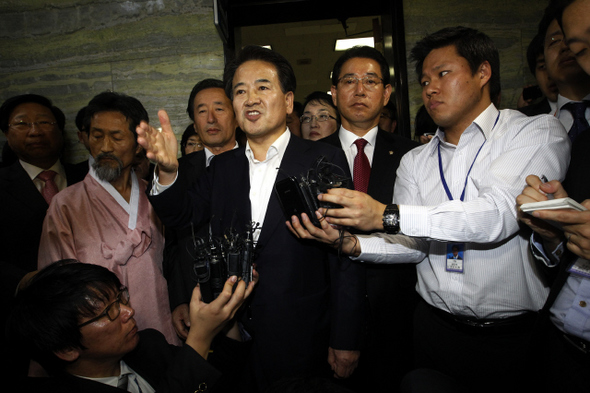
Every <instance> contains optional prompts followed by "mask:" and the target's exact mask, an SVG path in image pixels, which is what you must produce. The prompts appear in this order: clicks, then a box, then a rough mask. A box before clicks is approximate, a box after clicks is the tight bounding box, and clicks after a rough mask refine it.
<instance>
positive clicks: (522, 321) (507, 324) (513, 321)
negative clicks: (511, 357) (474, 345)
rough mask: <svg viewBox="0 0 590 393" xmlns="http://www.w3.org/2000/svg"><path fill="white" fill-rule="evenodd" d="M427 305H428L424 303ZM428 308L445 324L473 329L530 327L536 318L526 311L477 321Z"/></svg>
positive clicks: (531, 312) (532, 313)
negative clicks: (505, 316)
mask: <svg viewBox="0 0 590 393" xmlns="http://www.w3.org/2000/svg"><path fill="white" fill-rule="evenodd" d="M426 304H428V303H426ZM428 306H429V308H430V309H431V310H432V311H433V312H434V314H436V315H437V316H438V317H439V318H441V319H442V320H444V321H445V322H447V323H450V324H452V325H455V326H461V327H467V328H474V329H490V330H491V329H499V328H515V327H521V326H526V325H532V324H533V323H534V321H535V319H536V318H537V313H535V312H533V311H526V312H524V313H522V314H519V315H516V316H513V317H507V318H497V319H479V318H470V317H464V316H461V315H453V314H451V313H448V312H446V311H443V310H441V309H439V308H436V307H434V306H431V305H430V304H428ZM589 348H590V347H589Z"/></svg>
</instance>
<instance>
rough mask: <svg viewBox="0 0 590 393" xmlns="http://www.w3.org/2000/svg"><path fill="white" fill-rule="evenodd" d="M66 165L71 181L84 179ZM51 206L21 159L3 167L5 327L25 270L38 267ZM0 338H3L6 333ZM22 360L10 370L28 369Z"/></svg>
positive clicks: (0, 219) (0, 275)
mask: <svg viewBox="0 0 590 393" xmlns="http://www.w3.org/2000/svg"><path fill="white" fill-rule="evenodd" d="M64 169H65V171H66V178H67V182H68V185H71V184H73V183H76V182H78V181H81V180H82V179H84V176H85V174H83V173H81V172H80V171H79V169H78V170H77V169H76V168H75V166H74V165H69V164H64ZM86 171H88V168H86ZM48 207H49V206H48V205H47V202H45V199H43V196H41V193H40V192H39V191H38V190H37V188H36V187H35V184H34V183H33V182H32V181H31V178H30V177H29V175H28V174H27V172H26V171H25V170H24V168H23V167H22V165H21V164H20V162H19V161H18V160H17V161H16V162H14V163H13V164H12V165H10V166H7V167H4V168H0V246H1V249H2V252H1V253H0V290H1V305H0V306H1V307H2V310H4V313H3V315H2V316H1V317H0V320H1V322H0V323H1V326H2V328H3V327H4V324H5V318H6V315H5V314H6V312H8V310H9V308H10V307H11V306H12V300H13V297H14V294H15V291H16V287H17V285H18V283H19V282H20V280H21V279H22V278H23V277H24V276H25V274H27V273H29V272H31V271H34V270H37V253H38V250H39V241H40V239H41V229H42V227H43V220H44V219H45V214H46V212H47V208H48ZM1 341H2V342H4V335H2V340H1ZM9 344H12V343H9ZM16 350H17V351H18V349H16ZM17 355H18V354H15V355H14V356H17ZM20 360H21V361H19V360H15V361H14V362H11V363H10V364H9V366H8V367H9V368H15V370H14V372H12V371H10V372H11V373H12V375H14V374H15V373H18V372H22V373H23V374H24V373H25V372H26V359H25V360H22V359H20Z"/></svg>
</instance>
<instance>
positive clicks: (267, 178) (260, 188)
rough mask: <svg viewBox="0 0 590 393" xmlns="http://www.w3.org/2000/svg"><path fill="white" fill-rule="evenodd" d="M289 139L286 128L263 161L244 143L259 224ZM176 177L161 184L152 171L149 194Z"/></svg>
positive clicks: (257, 232)
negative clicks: (152, 177) (152, 178)
mask: <svg viewBox="0 0 590 393" xmlns="http://www.w3.org/2000/svg"><path fill="white" fill-rule="evenodd" d="M290 140H291V132H290V131H289V128H286V129H285V132H283V133H282V134H281V136H280V137H278V138H277V139H276V140H275V141H274V143H273V144H272V145H271V146H270V147H269V148H268V151H267V152H266V158H265V159H264V161H258V160H257V159H255V158H254V154H253V153H252V149H251V148H250V142H247V143H246V151H245V153H246V157H247V158H248V166H249V168H250V204H251V209H252V221H254V222H257V223H259V224H260V226H262V223H263V222H264V217H265V216H266V209H267V207H268V202H269V200H270V196H271V194H272V190H273V187H274V184H275V180H276V178H277V173H278V171H279V167H280V166H281V161H282V160H283V156H284V155H285V151H286V150H287V145H288V144H289V141H290ZM211 158H213V157H211ZM209 163H210V160H207V164H209ZM176 179H178V173H177V174H176V178H175V179H174V181H173V182H172V183H170V184H168V185H162V184H160V182H159V178H158V174H157V171H154V181H153V182H152V183H153V185H152V189H151V191H150V194H151V195H158V194H160V193H162V192H164V191H166V190H167V189H168V188H170V187H171V186H172V184H174V183H175V182H176ZM260 231H261V228H258V229H257V230H255V231H254V233H253V239H254V241H256V240H258V237H259V236H260Z"/></svg>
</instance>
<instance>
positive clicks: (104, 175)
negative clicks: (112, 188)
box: [92, 155, 123, 183]
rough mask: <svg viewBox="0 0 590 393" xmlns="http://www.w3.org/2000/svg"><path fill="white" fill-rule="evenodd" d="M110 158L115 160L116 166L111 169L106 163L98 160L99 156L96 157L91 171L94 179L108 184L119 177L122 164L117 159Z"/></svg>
mask: <svg viewBox="0 0 590 393" xmlns="http://www.w3.org/2000/svg"><path fill="white" fill-rule="evenodd" d="M110 157H112V158H114V159H115V160H116V162H117V166H115V167H113V166H110V165H109V163H108V162H101V160H100V159H101V158H102V157H101V156H100V155H99V156H98V157H96V160H95V161H94V163H93V164H92V169H94V172H95V173H96V177H98V178H99V179H100V180H102V181H106V182H108V183H110V182H113V181H115V180H116V179H117V178H118V177H119V176H121V171H122V170H123V163H122V162H121V161H120V160H119V159H118V158H117V157H114V156H110Z"/></svg>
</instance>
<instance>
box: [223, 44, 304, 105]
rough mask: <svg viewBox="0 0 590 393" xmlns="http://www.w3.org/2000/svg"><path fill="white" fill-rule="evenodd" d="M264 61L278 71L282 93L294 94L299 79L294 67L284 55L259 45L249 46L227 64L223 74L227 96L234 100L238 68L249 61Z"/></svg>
mask: <svg viewBox="0 0 590 393" xmlns="http://www.w3.org/2000/svg"><path fill="white" fill-rule="evenodd" d="M254 60H257V61H264V62H267V63H270V64H272V65H273V66H274V67H275V69H276V70H277V73H278V77H279V82H280V84H281V91H282V92H283V93H285V94H286V93H288V92H293V93H295V89H296V87H297V79H296V78H295V72H294V71H293V67H291V64H290V63H289V61H288V60H287V59H285V57H284V56H283V55H281V54H280V53H278V52H275V51H273V50H271V49H267V48H264V47H262V46H257V45H248V46H246V47H244V49H242V50H241V51H240V53H238V55H237V56H236V58H235V59H233V60H232V61H230V62H229V63H227V65H226V66H225V70H224V72H223V84H224V86H225V94H227V96H228V97H229V98H231V99H233V88H232V87H233V86H232V84H233V80H234V75H235V73H236V71H237V70H238V68H239V67H240V66H241V65H242V64H244V63H245V62H247V61H254Z"/></svg>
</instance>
